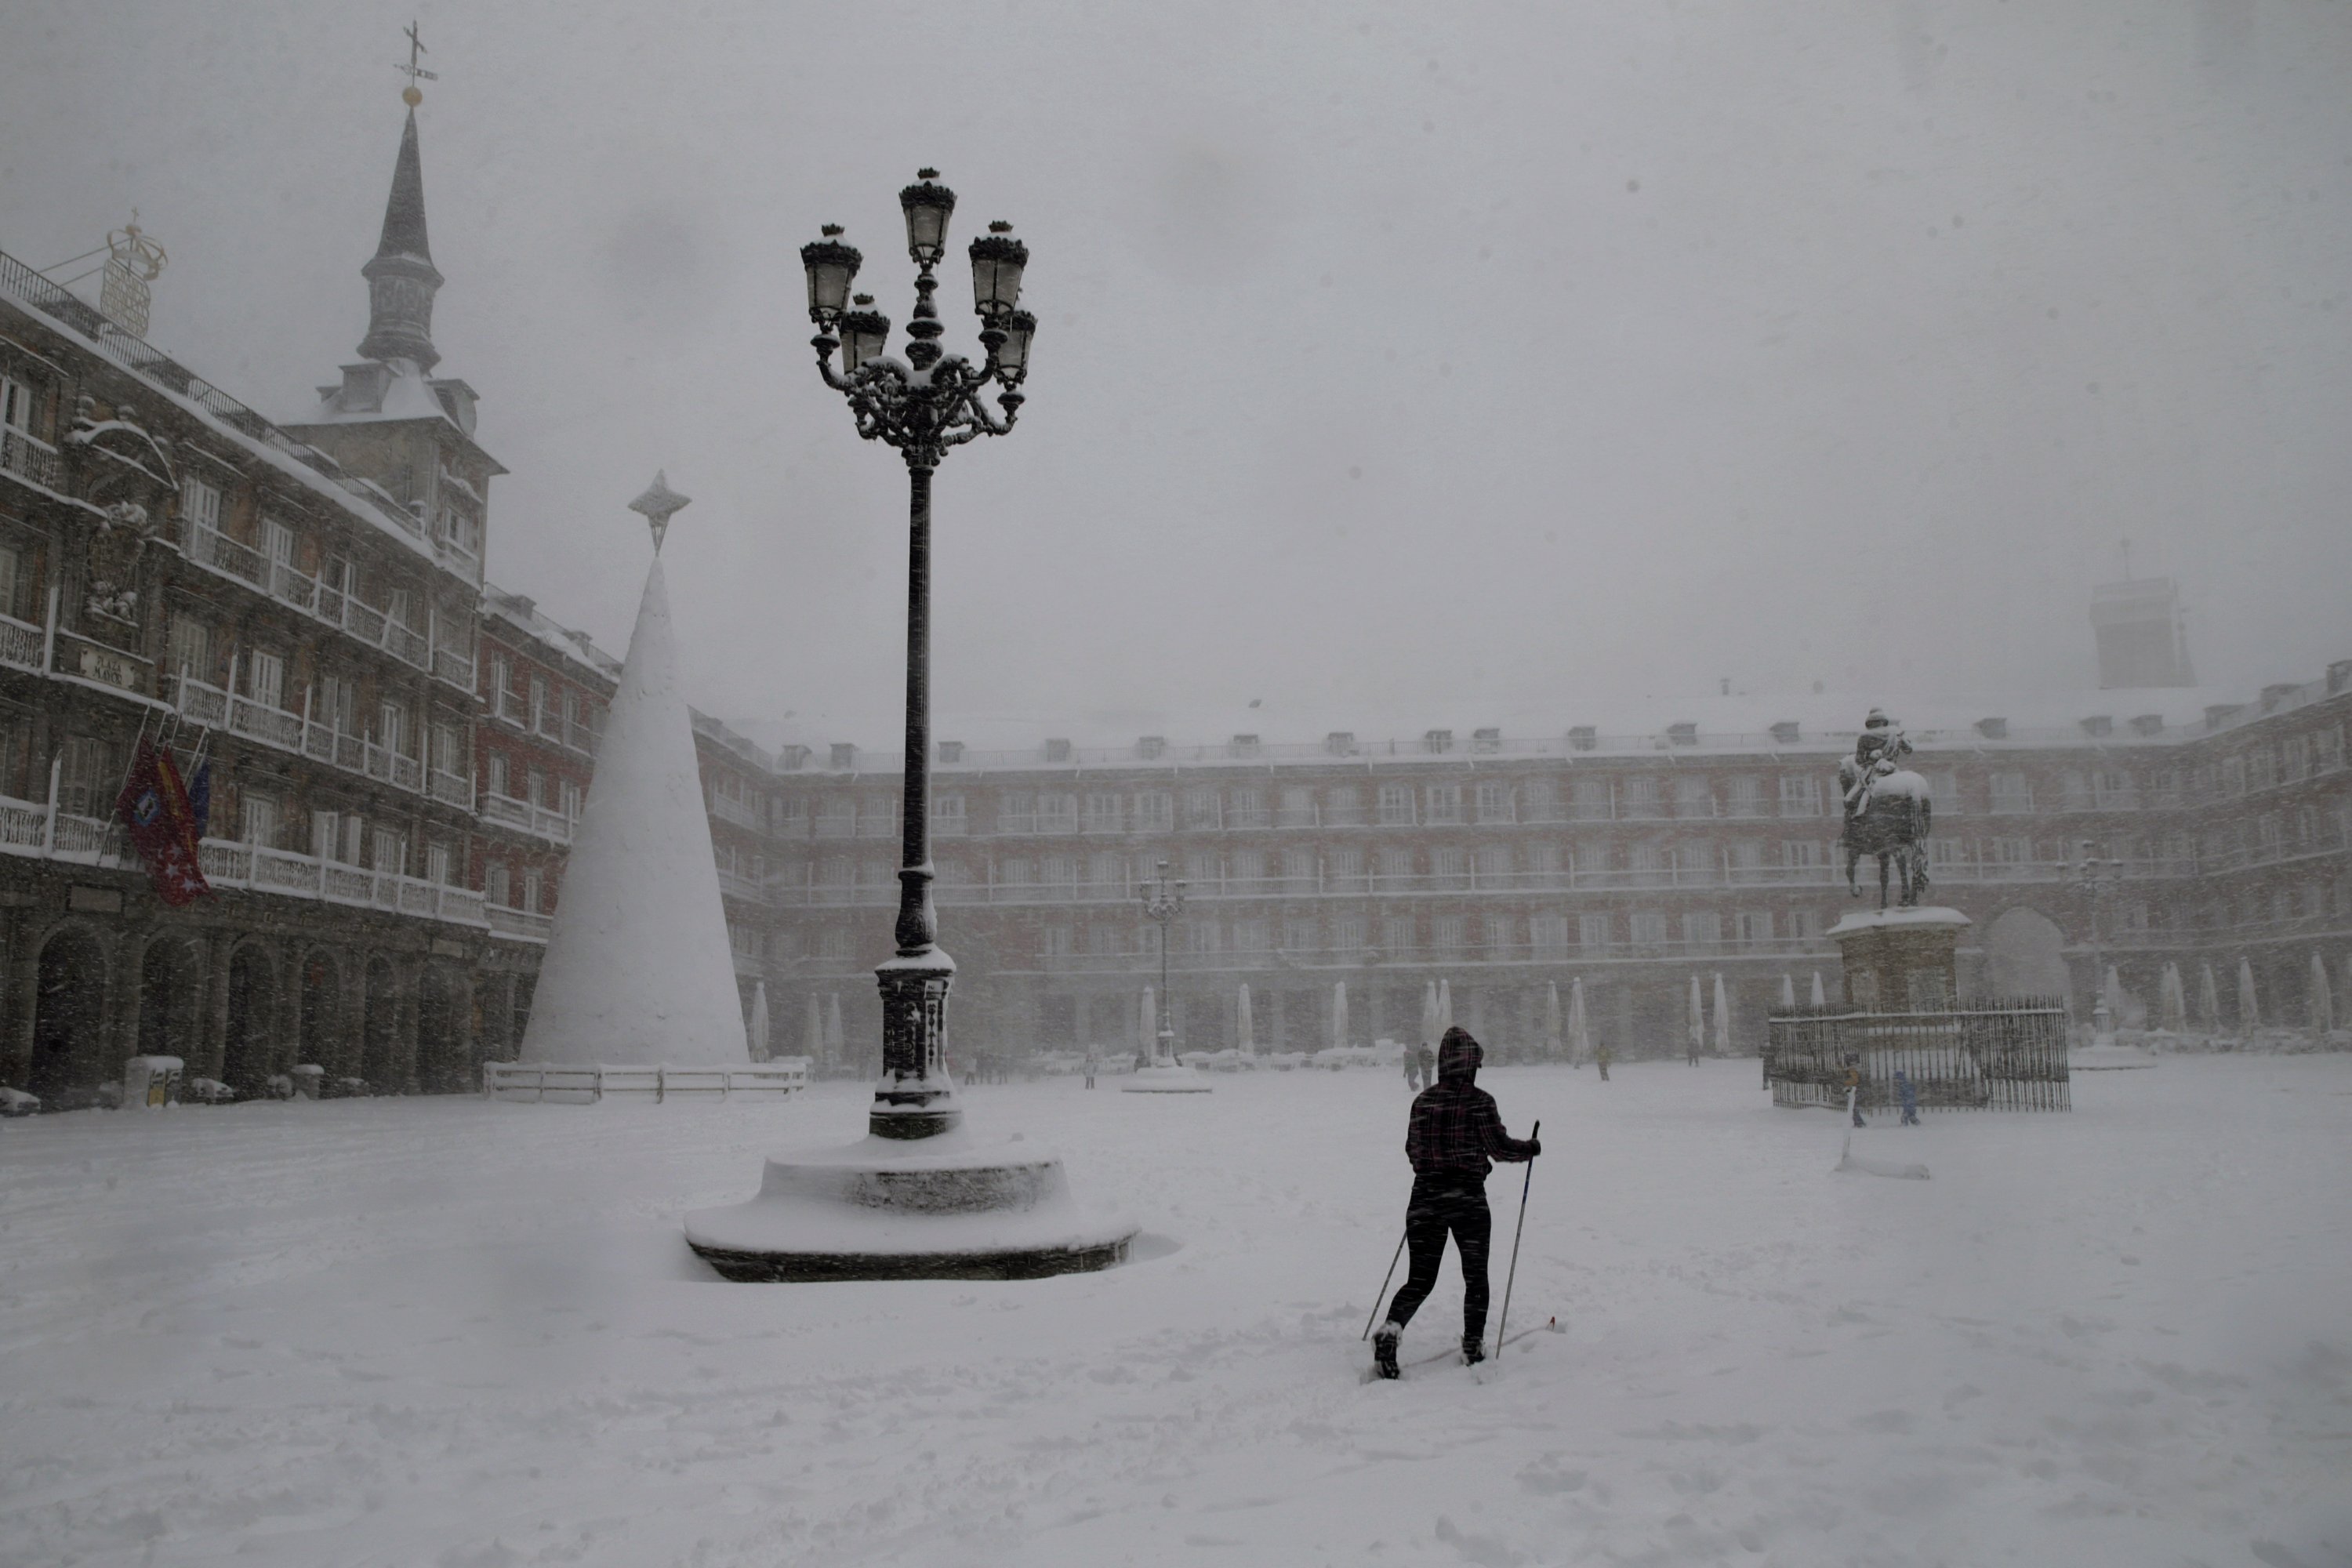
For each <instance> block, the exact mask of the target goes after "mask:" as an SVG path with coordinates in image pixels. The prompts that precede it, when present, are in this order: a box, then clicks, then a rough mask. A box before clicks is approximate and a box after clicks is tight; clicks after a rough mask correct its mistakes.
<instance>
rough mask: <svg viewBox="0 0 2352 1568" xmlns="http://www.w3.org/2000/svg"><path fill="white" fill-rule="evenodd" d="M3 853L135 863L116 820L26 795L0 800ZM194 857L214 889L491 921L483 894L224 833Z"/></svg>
mask: <svg viewBox="0 0 2352 1568" xmlns="http://www.w3.org/2000/svg"><path fill="white" fill-rule="evenodd" d="M0 854H8V855H23V856H29V857H32V858H40V859H56V860H72V861H77V862H79V863H81V864H84V865H91V866H103V867H111V868H118V869H134V868H137V866H138V857H137V856H136V855H134V854H133V853H132V852H131V848H130V847H129V846H128V845H127V844H126V843H125V842H124V841H123V838H122V836H121V834H120V833H118V832H116V831H115V825H114V824H113V823H111V822H106V821H101V820H100V819H99V818H97V817H94V816H75V815H73V814H70V813H68V812H64V811H59V810H57V809H56V808H54V807H53V806H51V805H43V804H41V803H39V802H36V801H28V800H5V799H0ZM196 855H197V861H198V863H199V864H200V865H201V866H202V867H203V868H204V873H205V880H206V881H208V882H210V883H212V884H213V886H214V887H215V888H235V889H243V890H245V891H247V892H256V893H275V894H278V895H281V896H284V897H289V898H299V899H316V900H324V901H326V902H328V903H337V904H349V905H352V906H354V907H364V908H371V909H379V910H398V911H399V912H401V913H403V914H411V915H419V916H423V917H425V918H428V919H433V920H440V921H450V922H453V923H455V924H458V925H470V926H479V925H482V924H484V923H486V922H485V918H484V915H483V899H482V895H481V894H479V893H477V892H474V891H472V890H470V889H465V888H452V887H448V886H446V885H444V884H442V883H439V882H427V881H425V880H422V879H418V878H415V877H404V876H400V875H398V874H397V873H394V872H391V871H366V870H362V869H361V868H359V867H357V866H346V865H343V864H341V862H339V861H335V860H329V859H324V858H320V857H318V856H315V855H297V854H294V853H292V852H291V851H289V850H284V849H269V848H264V847H258V846H256V845H251V844H239V843H236V842H234V841H231V840H228V839H222V838H207V839H205V840H204V841H203V842H202V843H200V844H199V845H197V847H196Z"/></svg>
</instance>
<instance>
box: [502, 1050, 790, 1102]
mask: <svg viewBox="0 0 2352 1568" xmlns="http://www.w3.org/2000/svg"><path fill="white" fill-rule="evenodd" d="M808 1081H809V1058H806V1057H778V1058H775V1059H774V1060H772V1061H765V1062H752V1063H749V1064H747V1065H745V1066H742V1067H723V1068H710V1067H606V1066H603V1065H590V1064H584V1063H583V1064H580V1065H572V1064H567V1063H557V1064H553V1065H549V1066H541V1065H538V1064H526V1063H522V1062H484V1063H483V1064H482V1092H483V1093H484V1094H486V1095H488V1096H489V1097H490V1098H491V1099H492V1100H554V1101H557V1102H559V1103H562V1104H567V1105H586V1104H589V1103H592V1102H593V1101H595V1100H656V1101H661V1100H786V1099H789V1098H791V1097H792V1096H793V1095H794V1094H797V1093H799V1092H800V1091H801V1090H803V1089H806V1088H808Z"/></svg>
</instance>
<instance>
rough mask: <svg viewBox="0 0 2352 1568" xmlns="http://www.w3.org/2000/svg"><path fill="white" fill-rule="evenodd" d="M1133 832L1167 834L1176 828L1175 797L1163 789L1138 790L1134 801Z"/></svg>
mask: <svg viewBox="0 0 2352 1568" xmlns="http://www.w3.org/2000/svg"><path fill="white" fill-rule="evenodd" d="M1134 812H1135V830H1136V831H1137V832H1138V833H1167V832H1170V831H1171V830H1172V829H1173V828H1174V827H1175V826H1176V797H1175V795H1173V794H1171V792H1169V791H1167V790H1164V789H1139V790H1137V791H1136V792H1135V799H1134Z"/></svg>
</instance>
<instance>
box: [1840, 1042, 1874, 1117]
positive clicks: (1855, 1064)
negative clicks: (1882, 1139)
mask: <svg viewBox="0 0 2352 1568" xmlns="http://www.w3.org/2000/svg"><path fill="white" fill-rule="evenodd" d="M1845 1102H1846V1103H1847V1104H1848V1105H1850V1106H1852V1107H1853V1124H1854V1125H1855V1126H1856V1127H1867V1126H1869V1125H1870V1123H1869V1122H1867V1121H1864V1120H1863V1119H1862V1063H1861V1058H1857V1057H1848V1058H1845Z"/></svg>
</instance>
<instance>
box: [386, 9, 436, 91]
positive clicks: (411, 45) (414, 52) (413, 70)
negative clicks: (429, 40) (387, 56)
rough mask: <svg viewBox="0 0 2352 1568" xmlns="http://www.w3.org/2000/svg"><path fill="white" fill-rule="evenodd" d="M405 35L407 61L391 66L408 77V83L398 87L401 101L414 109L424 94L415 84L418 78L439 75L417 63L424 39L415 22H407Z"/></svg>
mask: <svg viewBox="0 0 2352 1568" xmlns="http://www.w3.org/2000/svg"><path fill="white" fill-rule="evenodd" d="M407 36H408V63H407V64H406V65H394V67H393V69H394V70H396V71H398V72H399V73H400V74H401V75H403V76H404V77H406V78H407V79H408V85H407V86H406V87H404V88H402V89H400V97H401V101H402V102H404V103H405V104H407V105H408V107H409V108H411V109H414V108H415V107H416V106H417V105H418V104H420V103H422V102H424V101H425V94H424V93H423V92H421V91H419V90H418V89H417V86H416V84H417V83H418V82H419V81H420V80H421V81H439V80H440V79H441V77H440V73H439V72H437V71H429V70H426V69H425V68H424V66H423V65H421V64H419V63H418V58H419V57H420V56H422V55H423V54H424V53H425V40H424V39H423V38H421V37H418V36H417V32H416V24H415V22H411V23H409V24H408V35H407Z"/></svg>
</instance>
